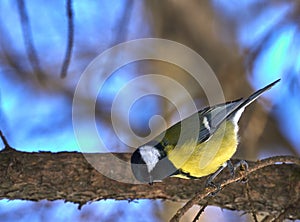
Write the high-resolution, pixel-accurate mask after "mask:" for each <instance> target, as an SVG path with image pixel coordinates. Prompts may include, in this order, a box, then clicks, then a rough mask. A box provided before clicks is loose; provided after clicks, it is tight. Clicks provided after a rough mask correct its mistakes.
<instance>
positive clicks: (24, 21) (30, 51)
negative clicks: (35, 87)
mask: <svg viewBox="0 0 300 222" xmlns="http://www.w3.org/2000/svg"><path fill="white" fill-rule="evenodd" d="M17 6H18V10H19V14H20V22H21V26H22V34H23V38H24V43H25V47H26V54H27V57H28V60H29V62H30V65H31V67H32V69H33V71H34V73H36V74H37V78H38V79H39V80H42V76H43V72H42V69H41V67H40V62H39V59H38V56H37V52H36V49H35V47H34V44H33V38H32V33H31V27H30V22H29V18H28V14H27V10H26V5H25V2H24V0H18V1H17Z"/></svg>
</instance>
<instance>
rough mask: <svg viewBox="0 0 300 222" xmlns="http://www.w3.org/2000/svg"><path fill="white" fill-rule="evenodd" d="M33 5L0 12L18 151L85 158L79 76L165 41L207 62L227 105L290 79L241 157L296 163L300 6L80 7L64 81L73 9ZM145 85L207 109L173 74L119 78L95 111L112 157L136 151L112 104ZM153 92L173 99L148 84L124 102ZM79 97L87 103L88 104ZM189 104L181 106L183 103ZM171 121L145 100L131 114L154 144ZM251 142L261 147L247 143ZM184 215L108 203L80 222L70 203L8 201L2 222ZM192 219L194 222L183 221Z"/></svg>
mask: <svg viewBox="0 0 300 222" xmlns="http://www.w3.org/2000/svg"><path fill="white" fill-rule="evenodd" d="M24 3H25V4H24V5H23V8H20V5H18V4H17V1H8V0H3V1H1V3H0V36H1V38H0V129H1V130H2V131H3V133H4V134H5V136H6V138H7V140H8V141H9V143H10V144H11V145H12V146H13V147H15V148H16V149H18V150H22V151H27V152H32V151H42V150H43V151H51V152H59V151H80V148H79V147H78V144H77V141H76V138H75V136H74V132H73V126H72V99H73V94H74V90H75V87H76V84H77V82H78V80H79V78H80V76H81V73H82V72H83V71H84V69H85V68H86V67H87V65H88V64H89V63H90V62H91V61H92V60H93V59H94V58H95V57H96V56H97V55H99V54H100V53H102V52H103V51H104V50H106V49H109V48H110V47H112V46H114V45H116V44H118V43H121V42H124V41H128V40H133V39H137V38H145V37H157V38H166V39H171V40H174V41H178V42H180V43H182V44H185V45H187V46H188V47H190V48H192V49H193V50H195V51H196V52H198V53H199V54H200V55H201V56H203V58H204V59H205V60H206V61H207V62H208V64H209V65H210V66H211V67H212V69H213V70H214V71H215V73H216V75H217V77H218V78H219V80H220V84H221V85H222V86H223V87H224V94H225V96H226V98H228V100H233V99H237V98H240V97H241V96H247V95H249V94H250V93H251V92H253V91H254V90H257V89H259V88H261V87H263V86H264V85H266V84H268V83H270V82H272V81H274V80H276V79H278V78H281V79H282V80H281V82H280V83H279V84H278V85H277V86H276V87H274V88H273V89H272V90H270V91H269V92H268V93H266V95H265V96H264V98H265V100H263V102H260V104H261V105H263V107H264V108H263V109H259V108H258V107H257V106H255V108H253V111H251V112H250V113H248V114H247V115H248V116H247V117H245V118H244V119H242V123H241V124H242V127H241V131H242V136H241V138H242V139H241V148H240V150H242V151H241V152H239V153H238V156H242V157H245V159H253V158H263V157H267V156H272V155H279V154H289V155H298V154H299V152H300V148H299V147H300V139H299V136H298V134H299V132H300V121H299V117H298V116H299V113H300V98H299V90H300V78H299V71H300V59H299V55H300V54H299V52H300V49H299V47H300V44H299V43H300V42H299V41H300V40H299V39H300V38H299V23H297V21H298V19H299V16H300V6H299V2H298V1H297V0H294V1H287V0H286V1H283V0H282V1H265V0H263V1H259V0H247V1H238V0H232V1H225V0H213V1H202V2H198V1H190V2H178V1H175V0H174V1H169V2H168V3H156V2H155V1H153V2H151V3H150V1H130V0H127V1H114V2H113V3H112V2H111V1H107V0H103V1H92V0H90V1H78V0H74V1H73V2H72V6H73V12H74V25H75V33H74V47H73V53H72V60H71V64H70V67H69V69H68V74H67V77H66V78H65V79H61V78H60V76H59V75H60V70H61V66H62V62H63V59H64V55H65V49H66V42H67V30H68V29H67V17H66V7H65V5H66V2H65V1H46V2H43V4H40V3H41V2H40V1H37V0H27V1H24ZM24 12H25V13H26V14H27V18H28V22H29V23H28V24H29V25H28V24H27V28H28V29H27V31H28V30H29V33H31V38H32V44H33V46H34V48H35V51H36V54H37V58H38V64H39V67H40V69H41V70H40V72H41V73H42V76H43V81H39V79H38V78H37V70H34V67H33V66H32V64H31V63H30V60H29V58H28V47H29V46H28V42H27V41H26V37H25V38H24V29H23V28H24V17H22V16H21V15H22V13H23V14H24ZM22 24H23V26H22ZM27 38H28V33H27ZM148 73H160V74H161V73H163V74H165V75H168V76H171V77H172V78H174V79H176V80H177V81H179V82H181V83H182V84H183V85H184V84H185V86H186V87H187V88H189V90H190V92H191V95H192V97H193V98H194V99H195V103H197V105H198V106H199V108H200V107H203V106H204V105H205V99H204V98H205V95H203V94H201V93H200V92H199V91H200V90H199V89H198V88H197V87H191V86H193V83H192V81H193V80H192V79H190V78H189V77H187V75H186V74H184V73H182V70H179V69H177V68H176V67H173V66H170V65H168V64H163V63H161V62H155V61H149V62H148V63H147V64H146V63H144V62H141V63H137V64H129V65H128V66H125V67H122V68H121V69H119V70H117V71H116V72H115V73H113V75H112V76H111V77H110V78H109V79H108V80H107V81H106V82H105V85H104V87H103V88H102V91H101V93H100V94H99V96H98V100H97V106H96V119H97V124H98V126H99V127H101V126H105V129H107V130H106V131H104V132H103V131H102V132H101V137H102V139H103V141H104V143H105V144H106V145H107V146H108V147H111V149H112V150H111V151H119V152H132V151H133V149H132V148H130V147H128V146H126V144H124V141H120V140H119V139H118V137H117V136H116V135H115V134H114V130H113V128H112V127H111V121H110V109H111V104H112V102H113V100H114V98H115V96H116V95H117V93H118V92H119V90H120V89H121V88H122V87H124V86H125V85H126V84H127V83H128V81H130V80H132V79H134V78H135V77H137V76H140V75H142V74H148ZM153 87H157V88H158V89H159V90H161V91H162V92H163V91H165V90H168V89H165V88H164V87H163V86H162V85H160V83H157V82H156V83H154V82H145V83H144V84H143V85H141V86H139V87H137V88H134V89H132V90H129V91H128V92H127V93H128V95H132V94H139V93H142V92H145V91H146V92H147V91H148V90H150V88H153ZM82 97H83V99H88V96H87V95H82ZM86 97H87V98H86ZM267 100H268V101H267ZM182 101H183V102H182V106H184V98H183V100H182ZM170 110H171V111H170ZM173 111H174V107H172V106H171V105H170V104H169V103H168V102H166V101H165V100H163V99H162V98H159V97H155V96H148V97H144V98H142V99H140V100H139V101H137V102H136V103H135V104H133V106H132V109H131V110H130V123H131V127H132V129H133V130H134V132H136V133H137V134H138V135H140V136H146V135H148V134H149V133H150V128H149V124H148V123H149V119H150V118H151V117H152V116H153V115H162V116H163V117H164V118H165V119H166V122H167V124H168V125H171V124H172V123H174V122H176V121H178V120H179V119H176V118H177V116H176V113H174V112H173ZM118 112H119V113H120V118H121V119H123V118H126V115H127V113H126V110H122V107H121V106H120V108H119V111H118ZM250 115H251V116H250ZM256 118H257V119H256ZM174 119H175V120H174ZM255 120H259V121H260V123H261V124H262V123H263V124H262V125H258V127H257V128H255V127H254V130H256V129H258V128H260V130H261V133H260V134H259V136H255V135H256V134H255V133H253V132H252V133H251V130H253V129H251V127H248V125H249V123H250V122H251V123H252V121H253V122H255ZM124 121H125V120H124ZM82 127H84V118H83V121H82ZM158 127H159V126H158ZM261 128H262V129H261ZM263 129H266V130H265V131H264V130H263ZM243 132H246V133H247V137H249V138H251V141H255V143H254V142H253V143H252V144H251V143H246V142H247V139H243V135H246V133H245V134H243ZM124 134H126V132H124ZM87 135H88V129H87ZM252 138H255V139H252ZM127 139H128V140H130V138H127ZM249 140H250V139H249ZM243 141H244V143H243ZM87 142H88V141H87ZM89 142H90V143H92V141H89ZM0 144H1V143H0ZM245 144H247V145H245ZM248 144H250V145H248ZM87 146H88V144H87ZM253 147H256V149H254V148H253ZM257 147H259V149H257ZM243 150H244V151H243ZM245 150H246V151H245ZM247 157H248V158H247ZM179 206H180V204H179V205H178V204H177V205H176V204H173V203H166V202H162V201H150V200H139V201H137V202H131V203H128V202H127V201H114V200H106V201H99V202H95V203H91V204H89V205H86V206H84V207H83V209H82V210H80V211H79V210H78V209H77V205H76V204H72V203H64V202H63V201H53V202H50V201H46V200H43V201H40V202H30V201H20V200H7V199H3V200H1V201H0V220H1V221H53V220H55V221H137V218H141V217H143V219H141V220H140V221H165V220H167V219H168V218H170V216H171V215H172V214H173V213H174V212H175V210H176V209H177V208H179ZM197 209H198V208H197V207H194V210H197ZM194 212H195V211H194ZM212 215H213V217H214V218H218V221H248V220H249V217H248V216H247V215H246V216H245V215H244V216H242V213H236V212H230V211H227V210H225V211H221V210H220V209H219V208H217V207H209V208H207V210H206V211H205V214H204V216H203V218H202V220H201V221H209V218H211V217H212ZM192 216H193V213H190V215H187V216H186V220H187V221H188V220H190V219H188V218H192Z"/></svg>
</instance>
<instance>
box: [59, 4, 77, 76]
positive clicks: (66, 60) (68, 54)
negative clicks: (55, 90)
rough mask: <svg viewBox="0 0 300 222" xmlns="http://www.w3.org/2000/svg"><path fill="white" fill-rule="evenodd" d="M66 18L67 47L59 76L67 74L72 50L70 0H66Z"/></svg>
mask: <svg viewBox="0 0 300 222" xmlns="http://www.w3.org/2000/svg"><path fill="white" fill-rule="evenodd" d="M66 11H67V18H68V39H67V49H66V54H65V58H64V61H63V65H62V68H61V73H60V77H61V78H65V77H66V76H67V72H68V68H69V65H70V62H71V56H72V50H73V45H74V16H73V14H74V13H73V8H72V0H67V4H66Z"/></svg>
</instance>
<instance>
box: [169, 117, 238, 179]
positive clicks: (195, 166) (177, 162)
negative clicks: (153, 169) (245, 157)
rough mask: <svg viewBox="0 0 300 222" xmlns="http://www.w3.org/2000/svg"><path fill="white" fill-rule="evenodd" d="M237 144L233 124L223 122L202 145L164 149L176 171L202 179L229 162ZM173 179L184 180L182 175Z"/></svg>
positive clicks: (188, 144)
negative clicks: (179, 178)
mask: <svg viewBox="0 0 300 222" xmlns="http://www.w3.org/2000/svg"><path fill="white" fill-rule="evenodd" d="M237 144H238V138H237V130H236V128H235V125H234V123H232V122H231V121H225V122H224V123H222V124H221V126H220V127H219V129H218V130H217V131H216V132H215V133H214V134H213V135H212V137H211V138H210V139H209V140H208V141H207V142H204V143H201V144H195V142H194V141H189V142H187V143H185V144H184V145H183V146H181V147H176V148H175V149H171V147H168V146H167V147H166V151H167V154H168V158H169V160H170V161H171V162H172V163H173V164H174V166H175V167H176V168H177V169H181V170H182V171H183V172H185V173H189V174H190V175H191V176H193V177H203V176H206V175H209V174H212V173H214V172H215V171H217V170H218V168H219V167H220V166H221V165H223V164H224V163H225V162H226V161H227V160H229V159H230V158H231V157H232V156H233V154H234V153H235V151H236V148H237ZM174 176H175V177H181V178H186V177H185V176H183V175H174Z"/></svg>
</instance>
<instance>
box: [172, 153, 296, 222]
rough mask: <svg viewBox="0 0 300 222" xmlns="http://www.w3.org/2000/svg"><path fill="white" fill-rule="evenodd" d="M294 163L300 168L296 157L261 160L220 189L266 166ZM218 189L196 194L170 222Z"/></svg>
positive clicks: (176, 219) (207, 189) (210, 188)
mask: <svg viewBox="0 0 300 222" xmlns="http://www.w3.org/2000/svg"><path fill="white" fill-rule="evenodd" d="M278 162H280V163H293V164H296V165H299V166H300V158H298V157H294V156H275V157H270V158H267V159H263V160H259V161H257V162H256V164H255V166H253V167H251V168H249V169H248V170H247V171H245V172H242V173H241V175H239V176H236V177H234V178H231V179H228V180H225V181H224V182H222V183H221V185H220V187H221V189H222V188H224V187H225V186H227V185H229V184H232V183H234V182H237V181H240V180H241V179H243V178H244V177H246V176H248V175H250V174H251V173H253V172H255V171H257V170H259V169H261V168H264V167H266V166H270V165H275V164H276V163H278ZM216 191H217V188H214V187H208V188H206V189H205V190H204V191H203V190H202V191H199V192H198V193H196V194H195V196H194V197H193V198H192V199H190V200H189V201H188V202H187V203H186V204H185V205H184V206H183V207H182V208H180V209H179V210H178V211H177V212H176V214H175V215H174V216H173V217H172V218H171V220H170V221H172V222H175V221H179V220H180V218H181V217H182V216H183V215H184V214H185V213H186V212H187V211H188V210H189V209H190V208H191V207H192V206H193V205H195V204H197V203H199V202H200V200H203V199H204V198H206V197H208V196H210V195H211V194H212V193H213V192H216Z"/></svg>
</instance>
